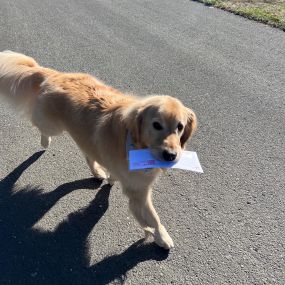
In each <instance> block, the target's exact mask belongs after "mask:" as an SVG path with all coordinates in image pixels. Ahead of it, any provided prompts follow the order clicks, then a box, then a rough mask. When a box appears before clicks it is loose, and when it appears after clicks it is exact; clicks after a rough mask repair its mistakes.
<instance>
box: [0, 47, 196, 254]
mask: <svg viewBox="0 0 285 285" xmlns="http://www.w3.org/2000/svg"><path fill="white" fill-rule="evenodd" d="M0 92H1V93H2V94H3V95H6V97H7V98H8V99H11V100H12V101H13V102H14V103H15V104H16V105H18V106H20V107H21V108H24V110H25V112H26V113H27V114H28V116H29V118H30V120H31V122H32V124H33V125H34V126H36V127H37V128H38V129H39V131H40V133H41V144H42V146H43V147H48V145H49V143H50V141H51V137H52V136H56V135H59V134H61V133H62V132H63V131H67V132H68V133H69V134H70V136H71V137H72V138H73V140H74V141H75V142H76V144H77V145H78V146H79V148H80V149H81V151H82V152H83V154H84V155H85V157H86V160H87V163H88V165H89V167H90V169H91V172H92V173H93V175H94V176H95V177H96V178H100V179H108V180H109V183H113V182H114V181H115V180H118V181H119V182H120V183H121V185H122V188H123V192H124V193H125V194H126V195H127V197H128V198H129V207H130V210H131V212H132V213H133V215H134V217H135V218H136V219H137V221H138V222H139V224H140V225H141V227H142V228H143V229H144V230H145V233H146V234H147V235H149V234H152V235H153V236H154V240H155V242H156V243H157V244H158V245H159V246H162V247H164V248H166V249H170V248H171V247H173V241H172V239H171V237H170V236H169V234H168V233H167V231H166V229H165V227H164V226H163V225H162V224H161V223H160V219H159V217H158V215H157V213H156V211H155V209H154V207H153V204H152V199H151V186H152V184H153V183H154V181H155V179H156V177H157V176H158V174H159V173H160V171H161V170H159V169H151V170H148V171H133V172H130V171H129V170H128V161H127V154H126V136H127V133H128V132H129V133H130V134H131V137H132V139H133V142H134V144H135V148H149V149H150V150H151V152H152V153H153V155H154V156H155V157H156V158H158V159H160V160H169V161H173V160H177V159H179V156H180V154H181V150H182V149H183V148H184V147H185V143H186V142H187V140H188V139H189V138H190V136H191V134H192V132H193V130H194V129H195V126H196V116H195V114H194V112H193V111H192V110H190V109H188V108H186V107H184V106H183V104H182V103H181V102H180V101H179V100H177V99H175V98H173V97H170V96H149V97H142V98H140V97H135V96H132V95H127V94H123V93H121V92H119V91H117V90H115V89H113V88H111V87H109V86H107V85H105V84H104V83H103V82H101V81H99V80H98V79H96V78H94V77H92V76H90V75H88V74H81V73H62V72H58V71H56V70H52V69H48V68H43V67H41V66H39V65H38V64H37V62H36V61H35V60H34V59H32V58H30V57H28V56H25V55H23V54H19V53H14V52H11V51H5V52H0Z"/></svg>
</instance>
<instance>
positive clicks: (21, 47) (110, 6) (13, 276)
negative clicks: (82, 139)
mask: <svg viewBox="0 0 285 285" xmlns="http://www.w3.org/2000/svg"><path fill="white" fill-rule="evenodd" d="M0 7H1V8H0V49H1V50H4V49H11V50H15V51H20V52H24V53H26V54H28V55H31V56H33V57H35V58H36V59H38V61H39V62H40V63H41V64H43V65H46V66H50V67H54V68H57V69H59V70H63V71H84V72H89V73H92V74H95V75H97V76H98V77H99V78H101V79H103V80H105V81H106V82H107V83H109V84H112V85H113V86H115V87H117V88H120V89H122V90H127V91H133V92H135V93H139V94H142V95H145V94H148V93H163V94H171V95H173V96H176V97H177V98H180V99H181V100H182V101H183V102H184V103H185V104H186V105H188V106H190V107H192V108H193V109H194V110H195V111H196V113H197V116H198V118H199V130H198V132H197V133H196V135H195V136H194V138H193V140H192V143H191V144H190V145H189V149H190V150H195V151H197V152H198V154H199V157H200V160H201V163H202V165H203V168H204V171H205V174H203V175H199V174H195V173H190V172H183V171H169V172H168V173H167V174H164V175H163V176H162V177H161V178H160V180H159V182H158V183H157V184H156V187H155V188H156V191H155V195H154V196H155V197H154V198H155V204H156V207H157V210H158V211H159V213H160V216H161V218H162V221H163V222H164V223H165V224H166V225H167V228H168V229H169V232H170V234H171V236H172V237H173V239H174V241H175V248H174V249H173V250H172V251H171V252H170V253H169V254H167V253H166V252H164V251H163V250H160V249H159V248H158V247H156V246H154V245H153V244H149V245H142V244H141V241H140V239H141V238H142V232H141V230H140V229H139V228H138V226H137V225H136V223H135V222H134V220H133V218H132V217H130V214H129V213H128V211H127V202H126V199H125V198H124V197H123V196H122V195H121V190H120V189H119V186H118V185H115V186H114V187H113V188H112V189H110V188H109V187H108V186H107V185H104V184H102V185H99V183H96V182H94V181H93V180H92V179H91V178H90V177H91V176H90V173H89V171H88V169H87V167H86V165H85V162H84V159H83V158H82V156H81V154H80V153H79V151H78V149H77V148H76V147H75V146H74V144H73V142H72V141H71V140H70V139H69V138H68V137H67V136H62V137H59V138H56V139H54V141H53V143H52V145H51V147H50V149H49V150H48V151H46V152H45V153H42V152H39V151H40V147H39V135H38V133H37V131H36V130H33V129H30V128H29V124H28V123H27V122H26V121H25V120H22V119H21V118H20V117H19V116H17V115H15V114H14V113H13V112H12V111H11V110H9V109H8V108H7V107H6V106H4V105H1V106H0V146H1V148H0V157H1V164H0V178H1V179H2V180H1V182H0V188H1V190H0V284H2V285H4V284H108V283H118V282H119V283H120V282H123V281H125V284H202V285H208V284H209V285H210V284H211V285H212V284H218V285H220V284H239V285H240V284H280V285H281V284H282V285H284V284H285V261H284V258H285V237H284V235H285V224H284V223H285V215H284V211H285V176H284V165H285V147H284V145H285V112H284V109H285V97H284V96H285V92H284V90H285V77H284V70H285V33H284V32H281V31H279V30H277V29H273V28H270V27H267V26H265V25H263V24H259V23H255V22H251V21H248V20H246V19H244V18H240V17H238V16H234V15H232V14H228V13H226V12H223V11H220V10H217V9H210V8H207V7H205V6H203V5H201V4H198V3H194V2H191V1H186V0H185V1H184V0H182V1H162V0H158V1H142V0H140V1H138V0H133V1H130V0H129V1H125V0H124V1H111V0H101V1H99V0H98V1H91V0H82V1H75V0H59V1H34V0H21V1H20V0H19V1H4V0H1V1H0ZM100 188H101V190H100V191H99V189H100Z"/></svg>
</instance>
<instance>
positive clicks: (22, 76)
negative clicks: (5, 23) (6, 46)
mask: <svg viewBox="0 0 285 285" xmlns="http://www.w3.org/2000/svg"><path fill="white" fill-rule="evenodd" d="M41 69H42V68H41V67H40V66H39V65H38V63H37V62H36V61H35V60H34V59H33V58H31V57H28V56H26V55H23V54H20V53H16V52H12V51H3V52H0V94H1V95H4V97H6V98H7V99H9V100H11V101H12V102H13V103H15V104H16V105H18V106H20V107H25V106H27V105H29V102H30V101H31V100H32V98H33V97H34V96H36V94H38V93H39V90H40V85H41V83H42V82H43V81H44V79H45V78H44V73H43V72H41Z"/></svg>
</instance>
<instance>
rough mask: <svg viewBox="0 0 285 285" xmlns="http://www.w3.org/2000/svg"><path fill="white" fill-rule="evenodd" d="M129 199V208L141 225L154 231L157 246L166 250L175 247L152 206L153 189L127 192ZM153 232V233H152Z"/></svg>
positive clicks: (147, 230)
mask: <svg viewBox="0 0 285 285" xmlns="http://www.w3.org/2000/svg"><path fill="white" fill-rule="evenodd" d="M126 194H127V196H128V197H129V207H130V210H131V212H132V213H133V215H134V217H135V218H136V219H137V221H138V222H139V224H140V225H141V226H142V227H143V228H144V229H145V231H146V233H147V232H148V233H149V232H150V231H151V230H149V228H151V229H154V231H153V236H154V240H155V242H156V244H158V245H159V246H161V247H164V248H165V249H170V248H172V247H174V244H173V241H172V239H171V237H170V236H169V234H168V232H167V231H166V229H165V227H164V226H163V225H162V224H161V223H160V219H159V216H158V214H157V212H156V211H155V209H154V206H153V204H152V197H151V189H147V190H146V191H135V192H133V191H126ZM151 232H152V231H151Z"/></svg>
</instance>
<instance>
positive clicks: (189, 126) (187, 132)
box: [180, 108, 197, 148]
mask: <svg viewBox="0 0 285 285" xmlns="http://www.w3.org/2000/svg"><path fill="white" fill-rule="evenodd" d="M186 116H187V123H186V126H185V128H184V132H183V134H182V136H181V138H180V144H181V147H182V148H184V147H185V144H186V142H187V141H188V140H189V139H190V137H191V135H192V134H193V132H194V131H195V130H196V128H197V118H196V115H195V113H194V112H193V111H192V110H191V109H188V108H186Z"/></svg>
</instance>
